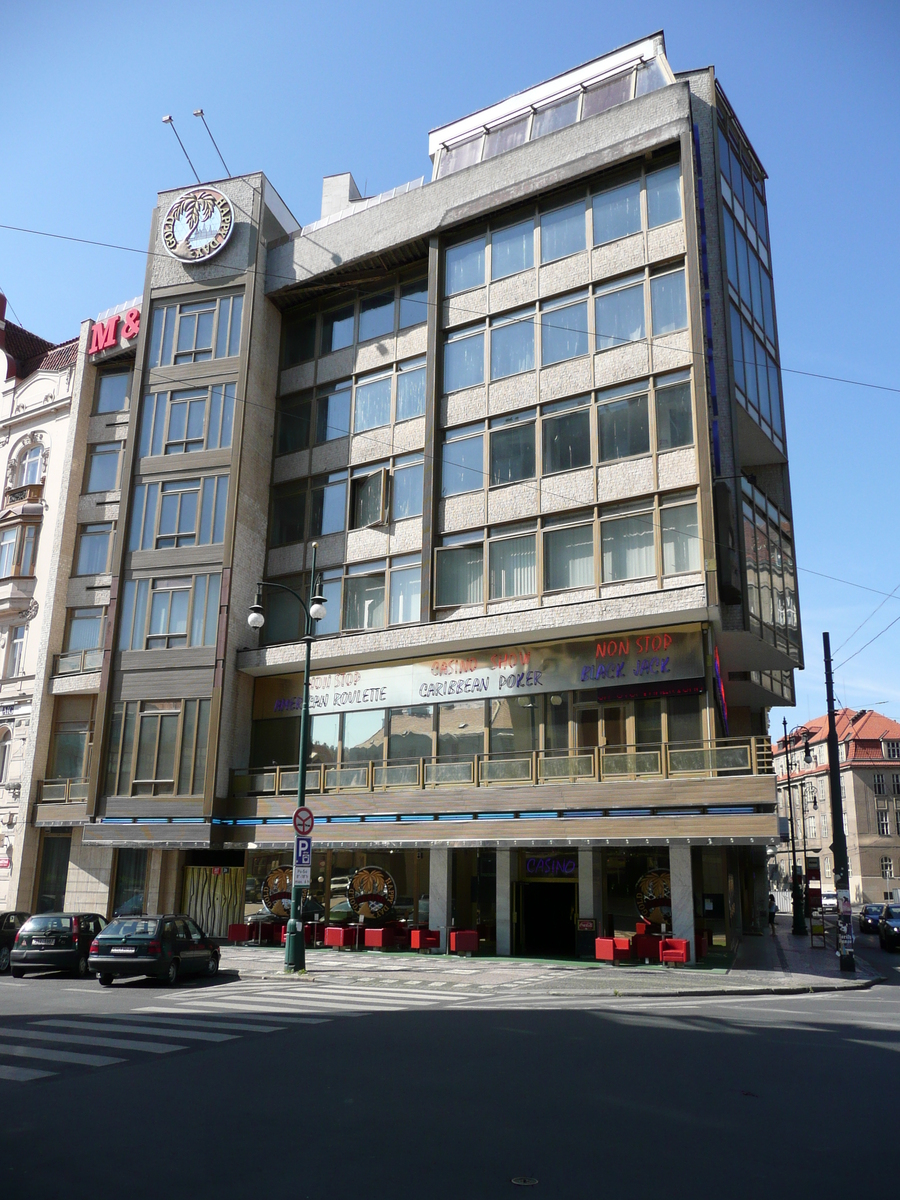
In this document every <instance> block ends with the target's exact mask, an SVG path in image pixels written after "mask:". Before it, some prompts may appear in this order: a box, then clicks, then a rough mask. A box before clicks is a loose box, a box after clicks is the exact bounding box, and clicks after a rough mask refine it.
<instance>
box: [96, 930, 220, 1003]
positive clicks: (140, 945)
mask: <svg viewBox="0 0 900 1200" xmlns="http://www.w3.org/2000/svg"><path fill="white" fill-rule="evenodd" d="M88 961H89V967H90V970H91V971H95V972H96V973H97V978H98V979H99V980H100V984H101V986H102V987H110V986H111V985H112V982H113V980H114V979H124V978H132V977H134V976H135V975H150V976H153V977H154V978H156V979H164V980H165V981H166V983H176V982H177V980H178V979H179V977H180V976H181V975H201V974H202V975H215V973H216V972H217V971H218V969H219V948H218V946H216V944H215V943H214V942H213V941H212V939H211V938H208V937H207V936H206V934H205V933H204V932H203V931H202V929H201V928H200V926H199V925H197V923H196V922H195V921H192V920H191V918H190V917H185V916H179V915H175V914H171V915H166V916H162V917H117V918H116V919H114V920H113V921H111V922H110V923H109V925H107V927H106V928H105V929H104V930H103V932H102V933H101V934H100V935H99V936H98V937H96V938H95V939H94V941H93V943H92V944H91V953H90V959H89V960H88Z"/></svg>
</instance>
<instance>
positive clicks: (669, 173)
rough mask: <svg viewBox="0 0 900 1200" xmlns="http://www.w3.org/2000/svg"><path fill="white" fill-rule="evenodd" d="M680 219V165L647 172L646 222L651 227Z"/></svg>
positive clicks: (676, 164)
mask: <svg viewBox="0 0 900 1200" xmlns="http://www.w3.org/2000/svg"><path fill="white" fill-rule="evenodd" d="M680 220H681V166H680V164H678V163H675V164H674V165H673V166H671V167H663V168H662V170H660V171H648V173H647V224H648V225H649V227H650V228H651V229H654V228H656V226H657V225H667V224H669V222H671V221H680Z"/></svg>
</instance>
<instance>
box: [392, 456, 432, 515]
mask: <svg viewBox="0 0 900 1200" xmlns="http://www.w3.org/2000/svg"><path fill="white" fill-rule="evenodd" d="M390 491H391V519H392V520H394V521H405V520H407V519H408V518H410V517H420V516H421V515H422V502H423V498H424V493H425V459H424V457H423V455H421V454H405V455H403V456H402V457H400V458H395V459H394V471H393V477H392V480H391V489H390Z"/></svg>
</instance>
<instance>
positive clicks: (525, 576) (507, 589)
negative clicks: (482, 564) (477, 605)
mask: <svg viewBox="0 0 900 1200" xmlns="http://www.w3.org/2000/svg"><path fill="white" fill-rule="evenodd" d="M510 532H512V531H510ZM488 549H489V557H488V574H489V592H488V596H489V598H490V599H491V600H505V599H507V598H509V597H512V596H533V595H535V594H536V593H537V590H538V587H537V563H536V554H535V536H534V534H533V533H528V534H524V535H521V536H518V537H501V538H496V539H494V538H492V539H491V541H490V542H489V543H488Z"/></svg>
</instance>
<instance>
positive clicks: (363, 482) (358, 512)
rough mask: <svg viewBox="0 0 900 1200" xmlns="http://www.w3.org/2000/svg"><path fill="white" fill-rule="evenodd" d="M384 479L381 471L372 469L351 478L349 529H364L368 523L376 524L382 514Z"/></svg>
mask: <svg viewBox="0 0 900 1200" xmlns="http://www.w3.org/2000/svg"><path fill="white" fill-rule="evenodd" d="M384 480H385V475H384V472H383V471H374V472H373V473H372V474H371V475H366V476H363V477H361V478H356V479H354V480H353V484H352V489H351V497H352V503H351V510H352V511H351V518H352V519H351V524H350V528H351V529H365V528H366V526H368V525H376V524H378V522H379V521H381V520H382V518H383V516H384V508H383V502H384Z"/></svg>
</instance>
